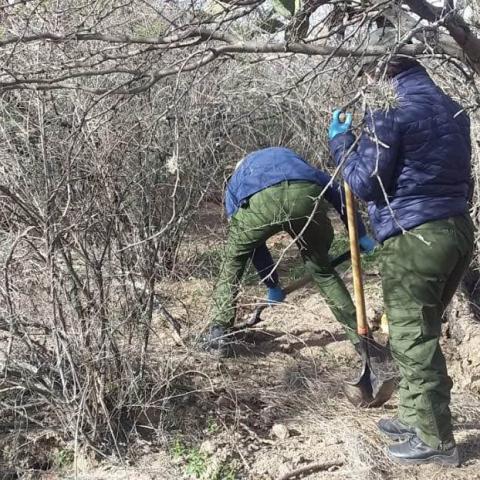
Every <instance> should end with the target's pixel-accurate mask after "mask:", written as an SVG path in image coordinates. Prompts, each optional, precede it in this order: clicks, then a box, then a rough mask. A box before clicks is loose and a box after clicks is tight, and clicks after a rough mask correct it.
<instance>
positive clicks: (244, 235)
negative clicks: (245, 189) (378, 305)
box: [212, 181, 358, 343]
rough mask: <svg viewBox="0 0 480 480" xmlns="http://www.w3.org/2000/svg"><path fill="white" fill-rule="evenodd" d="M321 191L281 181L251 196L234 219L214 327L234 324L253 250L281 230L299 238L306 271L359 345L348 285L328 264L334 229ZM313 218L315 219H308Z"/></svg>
mask: <svg viewBox="0 0 480 480" xmlns="http://www.w3.org/2000/svg"><path fill="white" fill-rule="evenodd" d="M321 192H322V188H321V187H320V186H318V185H316V184H314V183H310V182H288V181H287V182H283V183H280V184H278V185H275V186H273V187H270V188H267V189H265V190H262V191H261V192H259V193H257V194H255V195H253V196H252V197H251V198H250V199H249V201H248V204H247V205H245V206H243V207H242V208H240V209H239V210H238V211H237V212H236V213H235V214H234V215H233V217H232V219H231V222H230V227H229V233H228V240H227V246H226V251H225V256H224V258H223V262H222V266H221V270H220V277H219V280H218V283H217V286H216V289H215V292H214V301H213V312H212V317H213V318H212V324H213V325H223V326H225V327H230V326H231V325H232V324H233V322H234V320H235V303H236V302H235V300H236V296H237V293H238V285H239V282H240V280H241V277H242V275H243V272H244V270H245V267H246V265H247V262H248V260H249V258H250V256H251V253H252V252H253V250H254V249H255V248H257V247H258V246H260V245H261V244H263V243H264V242H265V240H267V239H268V238H269V237H271V236H272V235H275V234H276V233H278V232H280V231H285V232H288V233H289V234H290V235H291V236H292V238H297V237H299V238H298V239H297V240H296V244H297V247H298V248H299V250H300V253H301V255H302V258H303V261H304V262H305V268H306V270H307V272H308V273H310V274H311V275H312V277H313V279H314V282H315V284H316V285H317V287H318V288H319V290H320V292H321V294H322V296H323V298H324V299H325V300H326V302H327V304H328V305H329V307H330V309H331V311H332V313H333V314H334V316H335V318H336V319H337V320H338V321H339V322H340V323H342V324H343V326H344V328H345V331H346V334H347V336H348V338H349V339H350V340H351V341H352V342H353V343H356V342H358V338H357V335H356V320H355V307H354V305H353V302H352V299H351V297H350V294H349V292H348V290H347V288H346V287H345V284H344V283H343V281H342V280H341V279H340V277H339V276H338V275H337V273H336V271H335V269H334V268H332V266H331V265H330V261H329V258H328V250H329V248H330V245H331V243H332V240H333V229H332V225H331V223H330V220H329V219H328V217H327V204H326V202H325V201H324V200H319V201H316V200H315V199H316V198H318V197H319V196H320V194H321ZM310 217H311V218H310Z"/></svg>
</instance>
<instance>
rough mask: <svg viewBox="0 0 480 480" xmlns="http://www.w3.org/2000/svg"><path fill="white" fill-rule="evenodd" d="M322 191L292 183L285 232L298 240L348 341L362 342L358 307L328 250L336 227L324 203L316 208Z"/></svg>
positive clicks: (313, 186) (316, 282) (315, 280)
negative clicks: (359, 333) (333, 263)
mask: <svg viewBox="0 0 480 480" xmlns="http://www.w3.org/2000/svg"><path fill="white" fill-rule="evenodd" d="M321 192H322V188H321V187H319V186H317V185H310V186H309V185H307V186H304V185H299V184H292V185H291V186H290V189H289V198H290V205H289V211H290V212H291V214H292V215H291V220H290V221H289V222H287V223H286V224H285V225H284V229H285V230H286V231H287V232H288V233H289V234H290V235H291V236H292V238H296V239H297V240H296V243H297V246H298V248H299V250H300V253H301V255H302V258H303V261H304V262H305V269H306V270H307V272H308V273H310V274H311V275H312V277H313V280H314V282H315V284H316V286H317V287H318V289H319V290H320V292H321V294H322V297H323V298H324V299H325V301H326V303H327V305H328V306H329V308H330V310H331V312H332V313H333V315H334V316H335V318H336V319H337V320H338V321H339V322H340V323H341V324H342V326H343V328H344V329H345V333H346V335H347V337H348V339H349V340H350V341H351V342H352V343H354V344H355V343H358V341H359V339H358V335H357V333H356V314H355V306H354V304H353V302H352V298H351V296H350V293H349V292H348V290H347V287H346V286H345V284H344V283H343V281H342V279H341V278H340V277H339V275H338V274H337V272H336V271H335V269H334V268H333V267H332V266H331V264H330V259H329V257H328V250H329V249H330V246H331V244H332V240H333V235H334V233H333V228H332V225H331V223H330V220H329V218H328V216H327V205H326V203H325V202H324V201H323V200H320V201H319V202H318V206H317V207H316V211H314V209H315V201H314V200H315V198H317V197H318V196H319V195H320V193H321Z"/></svg>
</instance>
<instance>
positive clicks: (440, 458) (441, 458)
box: [388, 435, 460, 467]
mask: <svg viewBox="0 0 480 480" xmlns="http://www.w3.org/2000/svg"><path fill="white" fill-rule="evenodd" d="M388 455H389V457H390V458H391V459H392V460H395V461H396V462H398V463H403V464H408V465H422V464H424V463H438V464H439V465H447V466H451V467H458V466H459V465H460V458H459V455H458V449H457V447H456V446H453V447H452V448H450V449H448V450H435V449H434V448H431V447H429V446H428V445H427V444H426V443H424V442H422V441H421V440H420V439H419V438H418V437H417V436H416V435H414V436H411V437H410V438H409V439H408V440H406V441H405V442H402V443H396V444H395V445H390V446H389V447H388Z"/></svg>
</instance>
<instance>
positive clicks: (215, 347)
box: [204, 325, 233, 358]
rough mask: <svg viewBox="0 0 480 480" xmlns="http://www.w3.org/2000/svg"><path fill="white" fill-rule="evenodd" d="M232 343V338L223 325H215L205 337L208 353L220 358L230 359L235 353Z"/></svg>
mask: <svg viewBox="0 0 480 480" xmlns="http://www.w3.org/2000/svg"><path fill="white" fill-rule="evenodd" d="M231 342H232V337H231V335H229V334H228V331H227V329H226V328H225V327H222V326H221V325H214V326H213V327H211V328H210V331H209V332H208V334H207V336H206V337H205V341H204V346H205V350H207V351H208V352H210V353H213V354H215V355H217V356H218V357H220V358H228V357H231V356H232V353H233V351H232V346H231Z"/></svg>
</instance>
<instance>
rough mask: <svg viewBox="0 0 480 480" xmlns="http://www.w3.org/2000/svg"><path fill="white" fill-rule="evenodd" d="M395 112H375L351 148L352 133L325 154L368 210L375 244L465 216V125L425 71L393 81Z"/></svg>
mask: <svg viewBox="0 0 480 480" xmlns="http://www.w3.org/2000/svg"><path fill="white" fill-rule="evenodd" d="M393 82H394V85H395V89H396V91H397V94H398V105H397V106H396V107H395V108H392V109H390V110H388V111H374V112H371V113H370V114H368V115H367V117H366V118H365V123H366V125H365V128H364V131H363V133H362V135H361V137H360V139H359V142H358V144H357V145H356V146H354V143H355V137H354V135H353V134H352V133H351V132H347V133H345V134H340V135H337V136H335V137H334V138H333V139H332V140H331V141H330V148H331V151H332V154H333V156H334V159H335V161H336V163H337V165H338V164H339V163H340V162H342V161H343V166H344V168H343V175H344V178H345V180H346V181H347V182H348V184H349V185H350V187H351V189H352V190H353V192H354V193H355V194H356V195H357V196H358V197H360V198H361V199H363V200H365V201H367V202H368V211H369V215H370V220H371V223H372V226H373V228H374V229H375V233H376V237H377V240H379V241H380V242H382V241H383V240H385V239H387V238H389V237H391V236H394V235H397V234H399V233H400V232H401V231H402V229H404V230H410V229H412V228H414V227H416V226H418V225H421V224H423V223H426V222H429V221H432V220H438V219H442V218H447V217H450V216H456V215H461V214H463V213H465V212H466V211H467V209H468V195H469V185H470V156H471V143H470V120H469V118H468V116H467V114H466V113H464V112H462V108H461V107H460V106H459V105H458V104H457V103H456V102H454V101H453V100H452V99H451V98H450V97H448V96H447V95H445V94H444V93H443V92H442V91H441V90H440V88H438V87H437V86H436V85H435V83H434V82H433V81H432V79H431V78H430V77H429V76H428V74H427V72H426V71H425V69H424V68H423V67H420V66H418V67H414V68H410V69H408V70H406V71H403V72H402V73H400V74H398V75H397V76H396V77H394V79H393Z"/></svg>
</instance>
